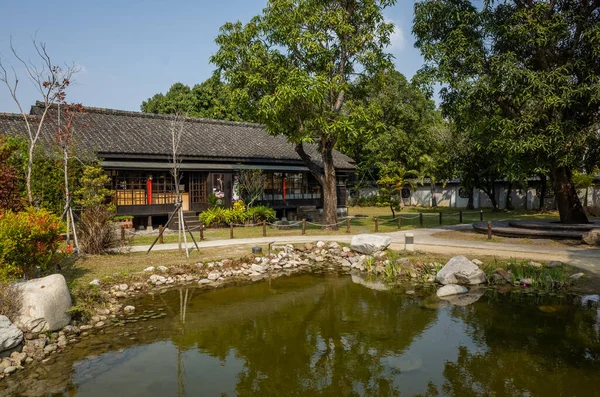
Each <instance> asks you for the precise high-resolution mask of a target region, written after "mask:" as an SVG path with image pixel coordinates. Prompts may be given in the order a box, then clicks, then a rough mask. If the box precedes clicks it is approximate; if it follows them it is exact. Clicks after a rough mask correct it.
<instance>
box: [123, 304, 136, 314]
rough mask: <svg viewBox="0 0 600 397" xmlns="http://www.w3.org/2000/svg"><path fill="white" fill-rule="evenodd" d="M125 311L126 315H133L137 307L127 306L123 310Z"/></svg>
mask: <svg viewBox="0 0 600 397" xmlns="http://www.w3.org/2000/svg"><path fill="white" fill-rule="evenodd" d="M123 311H124V312H125V313H127V314H131V313H133V312H134V311H135V306H131V305H129V306H125V307H124V308H123Z"/></svg>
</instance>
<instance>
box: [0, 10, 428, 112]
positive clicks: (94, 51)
mask: <svg viewBox="0 0 600 397" xmlns="http://www.w3.org/2000/svg"><path fill="white" fill-rule="evenodd" d="M3 3H4V4H2V6H1V7H2V8H1V9H2V16H3V18H2V23H1V24H0V56H2V58H3V61H4V62H5V63H6V62H7V61H8V62H11V63H13V65H14V66H15V67H16V68H17V71H18V72H19V73H20V74H21V75H22V78H21V83H20V86H21V87H20V91H19V94H20V95H19V97H20V100H21V101H22V104H23V105H24V106H26V107H27V108H28V107H29V106H30V105H31V104H32V103H33V102H34V101H35V100H36V99H38V98H39V96H38V95H36V92H35V91H34V90H33V89H32V88H31V85H30V84H29V82H28V81H27V80H26V78H25V75H24V74H23V70H20V69H19V68H18V66H19V65H18V63H14V59H13V57H12V54H11V53H10V47H9V39H10V36H12V37H13V43H14V45H15V47H16V49H17V50H18V52H19V53H20V54H21V55H22V56H23V57H25V58H31V59H33V60H36V59H35V57H34V52H33V47H32V44H31V37H32V36H33V35H34V34H36V32H37V37H38V39H39V40H41V41H44V42H46V44H47V49H48V52H49V53H50V55H51V56H52V57H53V59H54V60H55V62H61V63H71V62H75V63H76V64H77V65H79V66H80V68H81V72H80V73H79V74H78V75H77V76H76V84H75V85H73V86H72V87H70V89H69V92H68V102H75V103H82V104H84V105H86V106H97V107H106V108H113V109H123V110H139V108H140V104H141V103H142V101H143V100H145V99H147V98H148V97H150V96H152V95H154V94H155V93H157V92H166V91H167V90H168V89H169V87H170V86H171V85H172V84H173V83H175V82H178V81H179V82H182V83H184V84H188V85H190V86H191V85H194V84H196V83H199V82H202V81H203V80H205V79H206V78H208V77H209V76H210V75H211V73H212V71H213V70H214V66H213V65H212V64H210V63H209V62H208V59H209V57H210V55H211V54H213V53H214V52H215V50H216V46H215V44H214V39H215V37H216V35H217V33H218V30H219V27H220V26H221V25H223V24H224V23H225V22H227V21H236V20H241V21H247V20H249V19H250V18H251V17H252V16H254V15H256V14H259V13H260V11H261V10H262V8H263V7H264V6H265V5H266V0H221V1H219V0H212V1H207V0H198V1H178V0H171V1H152V0H146V1H138V0H121V1H114V0H105V1H94V2H91V1H85V0H79V1H70V0H69V1H66V0H63V1H60V2H49V1H38V0H31V1H28V2H26V3H24V2H17V1H8V0H4V1H3ZM413 4H414V2H413V0H399V1H398V2H397V4H396V5H395V6H394V7H391V8H388V9H386V10H385V12H384V14H385V17H386V18H387V19H388V20H390V21H393V22H394V23H395V24H396V32H395V34H394V36H393V44H392V46H391V48H390V49H389V50H390V52H391V53H392V54H393V55H394V56H395V57H396V61H395V62H396V68H397V69H398V70H399V71H400V72H402V73H404V74H405V75H406V76H407V77H408V78H410V77H412V76H413V74H414V73H415V72H416V71H417V70H418V69H419V67H420V66H421V63H422V58H421V56H420V54H419V52H418V51H417V50H416V49H414V47H413V43H414V38H413V37H412V35H411V24H412V19H413ZM16 111H17V108H16V105H15V104H14V102H13V101H12V98H11V97H10V95H9V93H8V91H7V89H6V87H4V86H0V112H16Z"/></svg>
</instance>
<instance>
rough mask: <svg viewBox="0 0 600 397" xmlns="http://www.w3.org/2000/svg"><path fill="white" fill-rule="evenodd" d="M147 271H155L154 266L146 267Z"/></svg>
mask: <svg viewBox="0 0 600 397" xmlns="http://www.w3.org/2000/svg"><path fill="white" fill-rule="evenodd" d="M144 271H145V272H153V271H154V266H148V267H147V268H145V269H144Z"/></svg>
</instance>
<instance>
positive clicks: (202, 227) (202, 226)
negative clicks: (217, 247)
mask: <svg viewBox="0 0 600 397" xmlns="http://www.w3.org/2000/svg"><path fill="white" fill-rule="evenodd" d="M202 240H204V224H203V223H202V222H200V241H202Z"/></svg>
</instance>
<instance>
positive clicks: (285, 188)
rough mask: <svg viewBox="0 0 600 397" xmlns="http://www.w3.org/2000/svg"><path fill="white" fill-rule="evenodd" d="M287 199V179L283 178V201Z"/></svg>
mask: <svg viewBox="0 0 600 397" xmlns="http://www.w3.org/2000/svg"><path fill="white" fill-rule="evenodd" d="M286 197H287V178H283V201H285V199H286Z"/></svg>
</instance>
